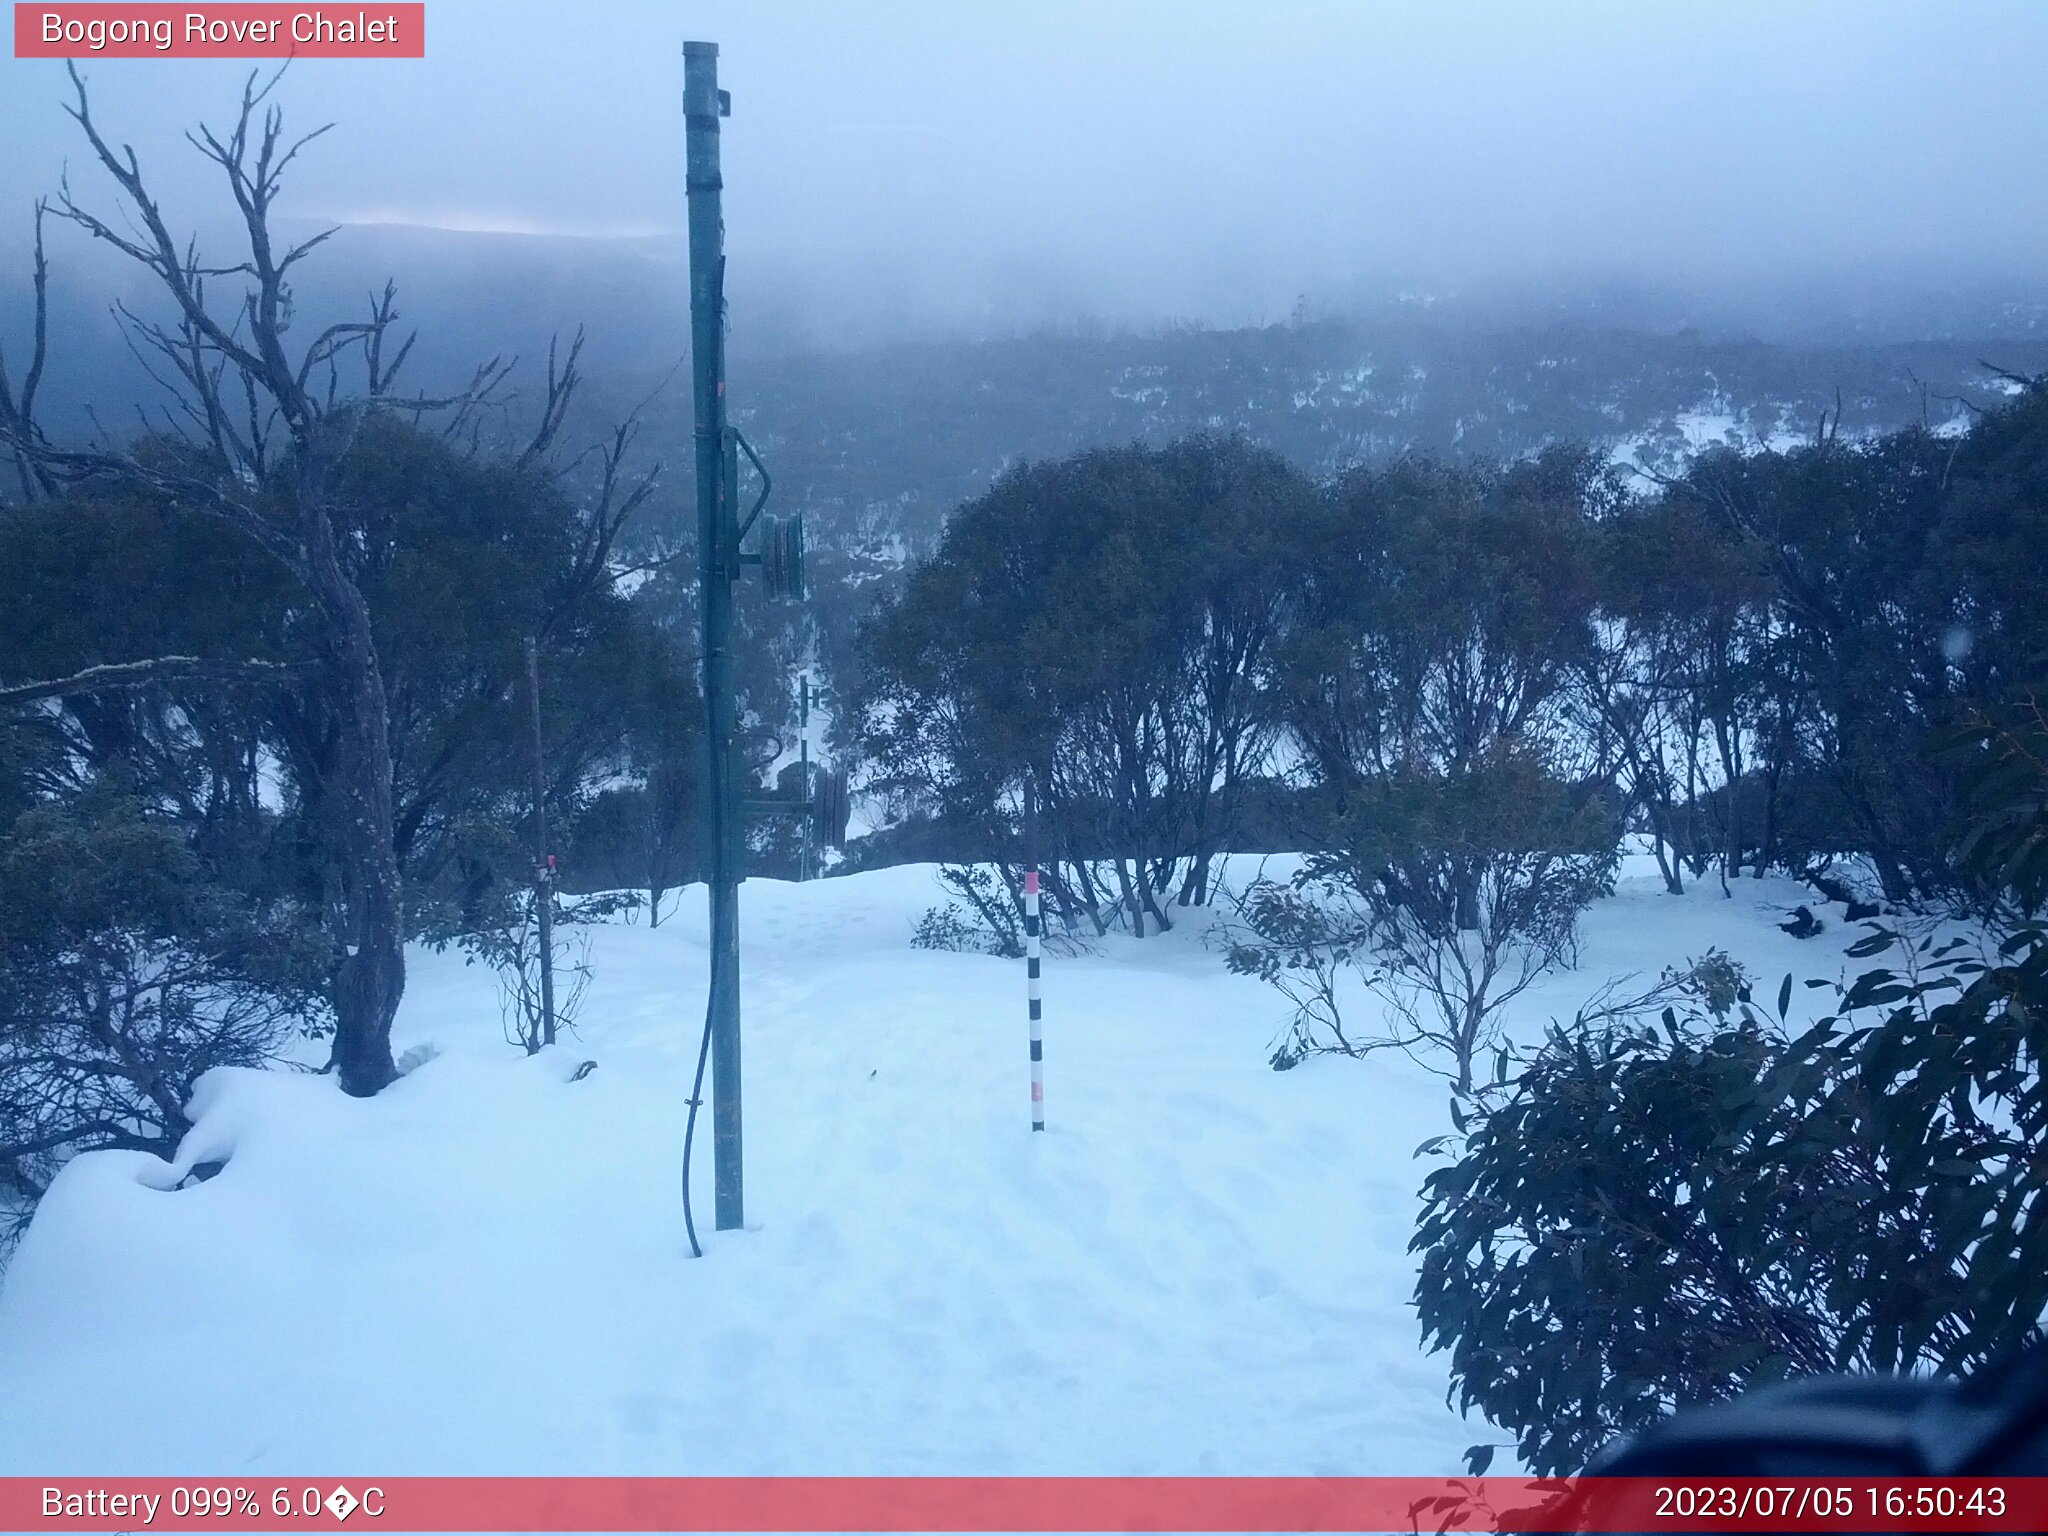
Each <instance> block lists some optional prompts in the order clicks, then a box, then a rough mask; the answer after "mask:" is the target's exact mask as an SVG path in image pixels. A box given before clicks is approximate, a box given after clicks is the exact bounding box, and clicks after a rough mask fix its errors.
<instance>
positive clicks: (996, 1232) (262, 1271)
mask: <svg viewBox="0 0 2048 1536" xmlns="http://www.w3.org/2000/svg"><path fill="white" fill-rule="evenodd" d="M1250 869H1251V866H1250V864H1249V863H1248V862H1247V861H1243V860H1240V861H1238V863H1237V865H1236V866H1235V867H1234V868H1233V870H1232V876H1233V878H1236V879H1242V878H1244V877H1245V876H1246V875H1248V874H1249V873H1250ZM1737 890H1738V895H1737V899H1736V900H1734V901H1725V900H1722V899H1721V898H1720V896H1719V894H1718V892H1716V891H1711V890H1708V889H1705V888H1703V889H1702V890H1700V891H1699V892H1698V893H1696V894H1694V895H1691V896H1688V897H1686V898H1683V899H1676V898H1671V897H1668V896H1665V895H1663V894H1662V893H1661V891H1660V890H1659V888H1658V887H1657V885H1656V883H1655V881H1654V880H1653V879H1649V878H1644V877H1643V876H1641V875H1632V877H1631V878H1629V879H1626V880H1624V881H1623V883H1622V887H1621V889H1620V891H1619V893H1618V894H1617V895H1616V896H1615V897H1614V898H1613V899H1612V900H1609V901H1606V902H1603V903H1601V904H1600V905H1599V907H1598V908H1596V909H1595V911H1594V912H1593V913H1592V914H1591V915H1590V917H1589V919H1588V921H1587V925H1586V943H1585V946H1584V958H1583V962H1582V965H1581V969H1580V970H1579V971H1578V972H1576V973H1574V974H1569V975H1564V976H1560V977H1557V978H1555V979H1553V980H1551V981H1550V982H1548V983H1546V984H1545V985H1544V986H1543V987H1542V988H1540V989H1539V990H1538V991H1536V992H1532V993H1531V994H1529V995H1528V996H1527V997H1526V998H1525V999H1524V1000H1523V1006H1522V1007H1521V1009H1520V1011H1519V1014H1518V1018H1519V1019H1520V1021H1521V1026H1522V1028H1523V1029H1524V1030H1525V1031H1528V1030H1533V1029H1534V1028H1535V1027H1537V1026H1539V1025H1540V1023H1541V1022H1542V1020H1543V1019H1545V1018H1546V1017H1548V1016H1549V1015H1550V1014H1551V1013H1553V1012H1563V1013H1566V1014H1569V1012H1570V1010H1571V1008H1572V1006H1573V1004H1574V1003H1575V1002H1576V1001H1578V1000H1579V999H1582V998H1583V997H1585V996H1586V994H1587V993H1588V992H1590V991H1591V990H1592V988H1593V987H1594V986H1595V985H1596V984H1597V983H1598V982H1599V981H1600V980H1601V979H1603V978H1604V977H1606V976H1608V975H1611V974H1614V973H1618V972H1630V971H1633V972H1642V973H1646V974H1648V975H1654V973H1655V972H1656V971H1657V970H1658V969H1659V968H1660V967H1661V966H1663V965H1664V964H1667V963H1672V962H1676V961H1681V960H1683V959H1684V958H1686V957H1687V956H1692V955H1699V954H1703V953H1704V952H1705V951H1706V950H1707V949H1708V948H1709V947H1711V946H1716V945H1718V946H1721V947H1724V948H1726V949H1728V950H1729V951H1730V952H1731V953H1733V954H1735V955H1737V956H1738V957H1739V958H1741V959H1743V960H1744V961H1745V962H1746V963H1747V964H1748V965H1749V966H1750V967H1751V969H1752V971H1753V972H1754V973H1755V975H1756V976H1757V977H1758V979H1759V981H1760V982H1762V983H1767V984H1768V987H1769V990H1770V991H1772V992H1774V991H1775V981H1776V978H1777V977H1778V976H1779V975H1781V974H1782V973H1784V972H1785V971H1786V970H1788V969H1792V970H1796V971H1797V972H1798V973H1799V974H1801V975H1834V974H1837V973H1839V971H1840V970H1841V969H1842V956H1841V942H1842V940H1843V939H1844V937H1845V930H1844V929H1843V928H1842V926H1841V925H1840V924H1839V923H1831V924H1830V927H1829V929H1828V932H1827V933H1826V934H1825V935H1823V936H1822V937H1821V938H1820V939H1818V940H1814V941H1811V942H1807V943H1799V942H1796V941H1794V940H1792V939H1790V938H1787V937H1786V936H1784V935H1783V934H1781V933H1779V932H1777V931H1775V929H1774V928H1773V927H1772V926H1771V925H1772V924H1773V923H1774V922H1775V921H1776V920H1777V918H1778V916H1779V915H1780V912H1781V910H1782V908H1783V907H1784V906H1785V905H1787V904H1789V903H1791V902H1795V901H1798V900H1802V899H1806V898H1804V897H1803V896H1802V895H1801V892H1800V889H1799V888H1798V887H1795V886H1793V885H1791V884H1789V883H1787V882H1762V883H1759V882H1754V881H1746V880H1745V881H1742V882H1739V883H1738V887H1737ZM691 894H692V895H693V896H694V898H695V900H694V904H693V903H692V902H691V901H689V900H686V901H685V902H684V903H683V905H682V907H681V909H680V910H679V911H678V912H677V914H676V915H675V916H674V917H673V918H672V919H670V920H668V921H666V922H665V923H664V924H663V925H662V927H661V928H659V929H658V930H654V931H649V930H648V929H646V928H645V927H644V926H643V927H606V928H604V929H602V930H599V931H598V932H597V934H596V939H595V947H594V960H595V964H596V966H597V980H596V983H595V985H594V986H593V988H592V990H591V992H590V994H589V997H588V1000H587V1003H586V1006H585V1012H584V1022H583V1024H582V1026H581V1030H580V1034H579V1036H578V1037H577V1038H576V1039H574V1040H571V1041H568V1042H566V1043H565V1044H564V1045H563V1046H562V1047H560V1048H559V1049H557V1050H555V1051H553V1052H549V1053H545V1054H543V1055H542V1056H540V1057H537V1058H533V1059H526V1058H523V1057H521V1056H520V1055H518V1054H517V1053H516V1052H515V1051H514V1050H513V1049H512V1048H511V1047H509V1046H507V1045H505V1044H504V1043H503V1040H502V1038H501V1027H500V1021H499V1013H498V1006H497V1000H496V996H495V992H494V984H493V982H492V981H491V979H490V978H489V977H488V976H487V975H485V974H484V973H482V972H480V971H478V970H473V969H466V968H465V967H464V966H463V964H462V963H461V961H460V959H459V958H458V957H455V956H452V955H451V956H433V955H427V954H418V955H416V956H415V958H414V969H413V982H412V986H411V989H410V991H409V992H408V995H407V999H406V1004H405V1010H404V1013H403V1015H402V1017H401V1019H400V1033H401V1037H402V1038H401V1039H400V1042H399V1044H400V1046H401V1047H405V1046H413V1045H420V1044H432V1045H436V1046H439V1047H440V1048H441V1054H440V1055H439V1056H437V1057H436V1058H435V1059H433V1060H430V1061H428V1062H427V1063H426V1064H425V1065H424V1066H421V1067H419V1068H417V1069H416V1070H415V1071H414V1072H413V1073H411V1074H410V1075H409V1076H408V1077H406V1078H405V1079H404V1080H402V1081H401V1082H400V1083H399V1084H397V1085H396V1086H394V1087H393V1088H392V1089H391V1090H389V1091H388V1092H386V1093H385V1094H383V1095H382V1096H380V1097H378V1098H377V1099H375V1100H373V1101H369V1102H358V1101H352V1100H349V1099H346V1098H344V1097H343V1096H342V1095H341V1094H340V1093H339V1092H337V1091H336V1090H335V1089H334V1087H333V1085H332V1083H331V1081H329V1080H328V1079H326V1078H323V1077H317V1076H310V1075H299V1074H290V1073H257V1072H245V1071H234V1072H222V1073H217V1074H215V1075H213V1076H212V1077H210V1078H209V1079H207V1080H206V1081H205V1082H204V1083H202V1085H201V1092H200V1095H199V1100H198V1103H197V1104H196V1106H195V1109H196V1118H197V1122H198V1125H197V1129H196V1130H195V1131H194V1132H193V1133H192V1135H191V1136H190V1137H189V1138H188V1139H187V1142H186V1145H185V1146H184V1148H183V1149H182V1151H181V1153H180V1156H179V1159H178V1161H177V1163H176V1164H175V1165H172V1166H166V1165H164V1164H163V1163H161V1162H158V1161H157V1160H155V1159H153V1158H150V1157H147V1156H143V1155H138V1154H130V1153H119V1152H97V1153H91V1154H88V1155H86V1156H83V1157H80V1158H78V1159H77V1160H76V1161H74V1162H73V1163H72V1164H71V1165H70V1166H69V1167H68V1168H67V1169H65V1171H64V1172H63V1174H62V1175H61V1176H60V1178H59V1179H58V1181H57V1183H56V1186H55V1187H54V1188H53V1189H52V1191H51V1192H50V1194H49V1196H48V1198H47V1199H46V1200H45V1202H44V1204H43V1207H42V1209H41V1211H40V1213H39V1214H38V1216H37V1218H36V1221H35V1224H34V1226H33V1227H32V1229H31V1230H30V1232H29V1233H28V1235H27V1237H26V1239H25V1240H24V1242H23V1244H22V1246H21V1248H20V1250H19V1252H18V1254H17V1256H16V1258H15V1260H14V1262H13V1264H12V1266H11V1268H10V1271H9V1272H8V1273H7V1274H6V1276H5V1278H4V1284H0V1473H6V1474H31V1473H33V1474H38V1475H55V1474H77V1473H87V1472H106V1471H110V1470H119V1471H122V1472H125V1473H134V1474H143V1473H158V1474H169V1473H187V1474H196V1473H207V1474H220V1475H240V1474H244V1473H259V1472H275V1473H303V1472H311V1471H316V1470H319V1471H331V1472H340V1471H345V1470H350V1469H357V1470H361V1469H369V1470H372V1471H375V1472H377V1473H380V1474H384V1475H399V1474H407V1473H413V1474H421V1473H515V1472H517V1473H546V1472H586V1473H796V1472H806V1473H937V1472H959V1473H1026V1472H1042V1473H1067V1474H1081V1473H1105V1474H1107V1473H1208V1472H1216V1473H1410V1474H1422V1473H1431V1472H1450V1471H1455V1470H1457V1468H1458V1465H1459V1453H1460V1451H1461V1450H1462V1449H1463V1447H1465V1446H1466V1445H1468V1444H1471V1443H1472V1442H1474V1441H1477V1440H1488V1439H1492V1438H1494V1436H1493V1434H1492V1432H1490V1431H1489V1430H1488V1429H1487V1428H1486V1427H1485V1426H1483V1425H1478V1424H1471V1425H1468V1424H1465V1423H1463V1422H1461V1421H1460V1420H1459V1419H1458V1418H1457V1417H1456V1416H1455V1415H1454V1414H1452V1413H1451V1412H1449V1411H1448V1410H1447V1409H1446V1407H1445V1403H1444V1398H1445V1390H1446V1386H1447V1376H1446V1371H1445V1363H1444V1359H1443V1357H1440V1356H1439V1357H1431V1356H1427V1355H1425V1354H1423V1353H1422V1351H1421V1349H1420V1348H1419V1346H1418V1342H1417V1330H1416V1324H1415V1319H1414V1314H1413V1312H1412V1310H1411V1309H1410V1307H1409V1304H1408V1299H1409V1294H1410V1291H1411V1288H1412V1285H1413V1278H1414V1265H1413V1261H1412V1259H1411V1258H1410V1256H1409V1255H1408V1253H1407V1251H1406V1250H1407V1243H1408V1238H1409V1233H1410V1230H1411V1227H1412V1223H1413V1219H1414V1215H1415V1209H1416V1197H1415V1191H1416V1187H1417V1185H1418V1183H1419V1181H1420V1179H1421V1177H1422V1176H1423V1174H1424V1172H1425V1171H1426V1170H1427V1167H1428V1166H1429V1165H1428V1164H1426V1163H1422V1162H1417V1161H1415V1160H1414V1159H1413V1157H1412V1152H1413V1149H1414V1148H1415V1146H1416V1145H1417V1143H1419V1142H1421V1141H1422V1140H1423V1139H1424V1138H1425V1137H1428V1136H1431V1135H1434V1134H1437V1133H1438V1132H1440V1131H1442V1130H1444V1129H1446V1128H1447V1124H1448V1122H1447V1118H1446V1113H1445V1106H1446V1095H1445V1092H1444V1090H1443V1086H1442V1084H1441V1082H1440V1081H1439V1080H1438V1079H1436V1078H1433V1077H1431V1076H1429V1075H1428V1074H1426V1073H1424V1072H1423V1071H1421V1070H1420V1069H1419V1068H1417V1067H1416V1066H1414V1065H1413V1064H1411V1063H1408V1062H1406V1061H1405V1060H1401V1059H1397V1058H1392V1057H1377V1058H1374V1059H1372V1060H1370V1061H1367V1062H1362V1063H1361V1062H1349V1061H1341V1060H1335V1059H1324V1060H1317V1061H1312V1062H1310V1063H1309V1064H1307V1065H1305V1066H1303V1067H1300V1068H1298V1069H1296V1070H1294V1071H1291V1072H1286V1073H1276V1072H1273V1071H1271V1070H1270V1069H1269V1068H1268V1067H1267V1065H1266V1054H1267V1047H1268V1042H1269V1040H1270V1039H1271V1037H1272V1035H1273V1033H1274V1032H1275V1030H1276V1029H1277V1027H1278V1025H1279V1023H1280V1021H1281V1012H1280V1007H1279V999H1278V998H1277V996H1275V995H1274V994H1272V993H1270V992H1269V991H1267V990H1266V989H1265V988H1263V987H1262V986H1260V985H1259V984H1258V983H1256V982H1254V981H1250V980H1246V979H1243V978H1237V977H1233V976H1230V975H1228V974H1227V973H1226V972H1225V971H1224V969H1223V967H1222V965H1221V963H1220V961H1219V959H1218V958H1217V956H1216V955H1215V954H1214V953H1213V951H1211V950H1210V949H1208V948H1206V947H1205V946H1204V944H1203V943H1202V940H1201V935H1200V934H1199V933H1197V932H1196V931H1195V930H1196V928H1197V927H1198V923H1197V922H1196V921H1189V922H1186V923H1183V924H1182V926H1181V928H1180V929H1179V930H1177V931H1176V932H1175V933H1174V934H1172V935H1169V936H1167V937H1165V938H1163V939H1151V940H1146V941H1142V942H1140V941H1133V940H1129V939H1121V938H1119V939H1113V940H1111V941H1109V942H1108V943H1106V944H1104V945H1102V946H1101V949H1100V952H1099V953H1097V954H1094V955H1088V956H1082V957H1078V958H1073V959H1057V958H1055V959H1052V960H1049V961H1048V963H1047V982H1046V994H1047V998H1048V1001H1047V1006H1046V1014H1047V1024H1046V1034H1047V1040H1048V1045H1047V1067H1046V1078H1047V1083H1048V1088H1047V1095H1048V1105H1049V1120H1050V1127H1051V1128H1050V1130H1049V1131H1048V1132H1047V1134H1045V1135H1043V1136H1034V1135H1032V1134H1031V1133H1030V1132H1029V1130H1028V1124H1029V1121H1028V1103H1027V1088H1026V1083H1027V1075H1026V1053H1025V1028H1024V1018H1023V1015H1024V1008H1023V991H1024V988H1023V977H1022V966H1021V964H1019V963H1015V962H1005V961H1001V960H997V959H992V958H988V957H983V956H978V955H960V954H947V953H932V952H926V951H920V950H916V949H913V948H912V947H911V946H910V942H909V940H910V934H911V925H912V923H913V921H914V920H915V918H916V916H917V914H918V913H919V912H921V911H922V910H924V909H925V908H926V907H928V906H930V905H931V904H933V903H934V902H935V901H937V900H939V899H940V896H941V892H940V891H939V890H938V888H937V887H936V885H935V883H934V881H933V878H932V872H931V870H930V869H929V868H927V867H911V868H900V869H892V870H885V871H880V872H876V873H871V874H865V875H859V876H853V877H848V878H844V879H833V880H827V881H821V882H815V883H812V884H809V885H805V886H794V885H784V884H778V883H773V882H766V881H755V882H750V883H749V884H748V885H747V886H746V888H745V892H744V901H743V906H744V918H743V935H744V950H745V953H746V956H747V964H748V971H747V976H746V988H745V1006H746V1074H747V1076H746V1083H747V1099H746V1115H747V1122H746V1129H747V1155H748V1162H747V1176H748V1187H747V1200H748V1215H749V1221H750V1223H751V1226H750V1229H749V1230H748V1231H746V1232H744V1233H735V1234H718V1235H716V1236H713V1235H711V1234H710V1232H709V1226H710V1198H709V1168H710V1156H709V1136H708V1124H707V1125H704V1126H700V1141H699V1149H698V1150H699V1154H700V1156H699V1161H698V1165H697V1166H698V1170H699V1172H700V1175H701V1176H702V1178H703V1183H702V1184H700V1186H699V1187H700V1189H701V1190H702V1191H703V1193H702V1195H701V1197H700V1209H699V1217H700V1230H702V1231H704V1233H705V1237H706V1249H707V1257H706V1258H704V1259H703V1260H701V1261H692V1260H691V1259H690V1257H689V1255H688V1250H687V1247H686V1246H685V1243H684V1238H683V1229H682V1221H681V1213H680V1206H679V1201H678V1164H679V1158H680V1153H681V1142H682V1124H683V1115H684V1101H685V1099H686V1097H687V1093H688V1088H689V1074H690V1070H691V1068H692V1066H693V1065H694V1060H695V1052H696V1046H697V1038H698V1030H699V1028H700V1025H701V1020H702V1010H703V998H704V994H703V987H704V979H705V953H704V945H703V939H702V928H703V902H702V892H701V889H699V890H698V891H696V892H693V893H691ZM1760 990H1763V988H1760ZM1798 990H1799V991H1800V992H1801V993H1802V994H1803V990H1804V989H1798ZM586 1059H589V1060H594V1061H596V1062H597V1064H598V1065H597V1068H596V1070H595V1071H594V1072H592V1073H590V1074H589V1075H588V1076H587V1077H585V1078H584V1079H583V1080H582V1081H570V1080H569V1078H570V1074H571V1071H572V1070H573V1069H574V1068H575V1066H576V1065H577V1063H579V1062H581V1061H583V1060H586ZM215 1159H226V1160H227V1166H226V1168H225V1169H224V1171H223V1172H221V1173H220V1174H219V1176H218V1177H216V1178H213V1179H211V1180H210V1181H206V1182H203V1183H193V1184H191V1185H190V1186H189V1187H186V1188H182V1189H180V1188H176V1187H175V1186H176V1185H178V1184H179V1182H180V1180H181V1179H182V1178H183V1176H184V1174H185V1172H186V1170H187V1169H188V1168H189V1167H190V1166H191V1165H193V1164H194V1163H197V1162H201V1161H207V1160H215Z"/></svg>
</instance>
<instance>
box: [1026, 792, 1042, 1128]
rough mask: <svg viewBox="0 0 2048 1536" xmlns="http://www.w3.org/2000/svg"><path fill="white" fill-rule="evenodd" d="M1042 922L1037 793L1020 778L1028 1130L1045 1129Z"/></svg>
mask: <svg viewBox="0 0 2048 1536" xmlns="http://www.w3.org/2000/svg"><path fill="white" fill-rule="evenodd" d="M1044 926H1045V925H1044V923H1043V922H1042V921H1041V920H1040V918H1039V905H1038V794H1037V790H1036V787H1035V785H1034V784H1033V782H1032V778H1031V775H1029V774H1026V775H1025V776H1024V974H1025V978H1026V986H1027V990H1028V991H1029V993H1030V999H1031V1129H1032V1130H1034V1131H1042V1130H1044V1129H1045V1039H1044V1036H1043V1035H1042V1034H1041V1032H1040V1021H1039V1012H1038V970H1039V959H1040V954H1039V951H1040V934H1041V931H1042V930H1043V928H1044Z"/></svg>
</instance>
